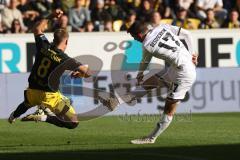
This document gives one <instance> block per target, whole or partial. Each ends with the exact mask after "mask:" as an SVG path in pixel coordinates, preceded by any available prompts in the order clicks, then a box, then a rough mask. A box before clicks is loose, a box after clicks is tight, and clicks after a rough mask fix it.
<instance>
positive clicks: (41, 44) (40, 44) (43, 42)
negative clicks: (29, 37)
mask: <svg viewBox="0 0 240 160" xmlns="http://www.w3.org/2000/svg"><path fill="white" fill-rule="evenodd" d="M35 42H36V48H37V53H39V52H40V51H41V49H43V48H44V49H46V48H48V47H49V46H50V43H49V41H48V39H47V38H46V36H45V35H44V34H39V35H35Z"/></svg>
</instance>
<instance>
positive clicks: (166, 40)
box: [143, 24, 193, 67]
mask: <svg viewBox="0 0 240 160" xmlns="http://www.w3.org/2000/svg"><path fill="white" fill-rule="evenodd" d="M179 31H180V34H182V36H183V37H186V38H184V40H185V42H186V44H187V45H188V50H187V49H186V47H185V46H184V44H183V43H182V42H181V40H180V38H179V36H178V34H179ZM189 35H190V33H189V32H188V31H186V30H184V29H180V30H179V27H176V26H172V25H167V24H160V25H159V26H157V27H155V28H153V29H152V30H150V32H149V33H148V34H147V36H146V37H145V39H144V41H143V51H144V54H147V55H149V56H150V55H151V56H153V57H156V58H159V59H162V60H165V61H166V62H168V63H169V64H171V65H173V66H176V67H178V66H180V65H182V64H184V63H188V62H190V63H192V53H193V51H192V42H191V41H192V40H191V38H190V36H189Z"/></svg>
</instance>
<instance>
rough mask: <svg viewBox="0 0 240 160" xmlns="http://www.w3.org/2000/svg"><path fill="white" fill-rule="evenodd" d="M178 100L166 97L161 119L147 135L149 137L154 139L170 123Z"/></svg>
mask: <svg viewBox="0 0 240 160" xmlns="http://www.w3.org/2000/svg"><path fill="white" fill-rule="evenodd" d="M179 103H180V102H179V100H174V99H168V98H167V99H166V104H165V108H164V113H163V115H162V117H161V120H160V121H159V122H158V123H157V125H156V127H155V129H154V130H153V131H152V133H151V134H150V135H149V137H151V138H153V139H156V138H157V137H158V136H159V135H160V134H161V133H163V132H164V131H165V130H166V129H167V128H168V126H169V125H170V124H171V122H172V119H173V115H174V113H175V112H176V108H177V106H178V104H179Z"/></svg>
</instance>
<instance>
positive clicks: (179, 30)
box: [177, 27, 182, 36]
mask: <svg viewBox="0 0 240 160" xmlns="http://www.w3.org/2000/svg"><path fill="white" fill-rule="evenodd" d="M181 29H182V27H179V29H178V33H177V36H179V35H180V32H181Z"/></svg>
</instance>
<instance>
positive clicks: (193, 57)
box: [192, 54, 198, 66]
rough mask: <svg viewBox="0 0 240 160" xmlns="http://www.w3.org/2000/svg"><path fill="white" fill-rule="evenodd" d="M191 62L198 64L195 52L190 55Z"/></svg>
mask: <svg viewBox="0 0 240 160" xmlns="http://www.w3.org/2000/svg"><path fill="white" fill-rule="evenodd" d="M192 62H193V64H195V65H196V66H197V65H198V55H197V54H193V55H192Z"/></svg>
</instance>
